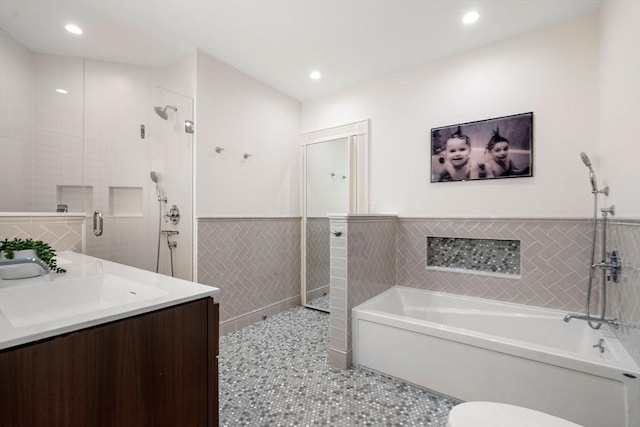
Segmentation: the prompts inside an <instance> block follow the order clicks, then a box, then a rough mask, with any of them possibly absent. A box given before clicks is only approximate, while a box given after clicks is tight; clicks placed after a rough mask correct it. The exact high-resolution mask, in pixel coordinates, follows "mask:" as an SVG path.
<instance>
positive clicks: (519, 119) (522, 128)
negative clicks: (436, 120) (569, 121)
mask: <svg viewBox="0 0 640 427" xmlns="http://www.w3.org/2000/svg"><path fill="white" fill-rule="evenodd" d="M465 147H466V149H465ZM532 176H533V112H529V113H522V114H514V115H510V116H503V117H496V118H492V119H486V120H478V121H475V122H467V123H460V124H455V125H448V126H441V127H437V128H432V129H431V182H432V183H438V182H451V181H474V180H484V179H502V178H528V177H532Z"/></svg>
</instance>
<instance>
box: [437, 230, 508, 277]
mask: <svg viewBox="0 0 640 427" xmlns="http://www.w3.org/2000/svg"><path fill="white" fill-rule="evenodd" d="M427 268H431V269H441V270H448V271H458V272H468V273H474V274H491V275H505V276H513V277H517V276H519V275H520V241H519V240H499V239H469V238H456V237H435V236H427Z"/></svg>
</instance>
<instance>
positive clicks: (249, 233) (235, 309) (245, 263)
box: [197, 217, 301, 334]
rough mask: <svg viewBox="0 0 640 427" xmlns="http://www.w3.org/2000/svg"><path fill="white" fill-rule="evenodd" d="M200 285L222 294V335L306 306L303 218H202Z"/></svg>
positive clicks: (220, 297)
mask: <svg viewBox="0 0 640 427" xmlns="http://www.w3.org/2000/svg"><path fill="white" fill-rule="evenodd" d="M197 221H198V282H199V283H203V284H206V285H211V286H216V287H218V288H220V294H219V297H218V298H217V300H218V302H220V332H221V334H227V333H229V332H233V331H235V330H237V329H241V328H243V327H245V326H248V325H250V324H251V323H254V322H256V321H258V320H260V319H262V317H263V316H265V315H268V316H271V315H274V314H277V313H279V312H280V311H283V310H286V309H289V308H291V307H295V306H298V305H300V239H301V218H299V217H298V218H292V217H287V218H198V220H197Z"/></svg>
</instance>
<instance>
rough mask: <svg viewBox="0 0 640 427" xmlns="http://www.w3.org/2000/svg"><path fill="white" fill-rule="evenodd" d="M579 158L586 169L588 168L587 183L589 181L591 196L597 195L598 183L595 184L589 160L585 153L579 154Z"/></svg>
mask: <svg viewBox="0 0 640 427" xmlns="http://www.w3.org/2000/svg"><path fill="white" fill-rule="evenodd" d="M580 158H581V159H582V163H584V165H585V166H586V167H588V168H589V181H591V192H592V193H593V194H597V193H598V183H597V182H596V173H595V172H594V171H593V168H592V167H591V160H589V156H587V154H586V153H585V152H582V153H580Z"/></svg>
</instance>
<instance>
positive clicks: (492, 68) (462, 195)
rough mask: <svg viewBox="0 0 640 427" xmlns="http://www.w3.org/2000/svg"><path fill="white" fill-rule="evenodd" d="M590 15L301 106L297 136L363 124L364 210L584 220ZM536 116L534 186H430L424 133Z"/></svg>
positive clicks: (592, 145) (590, 139)
mask: <svg viewBox="0 0 640 427" xmlns="http://www.w3.org/2000/svg"><path fill="white" fill-rule="evenodd" d="M597 101H598V15H597V14H589V15H587V16H583V17H580V18H578V19H575V20H573V21H570V22H568V23H566V24H563V25H560V26H555V27H550V28H547V29H543V30H539V31H536V32H532V33H528V34H526V35H523V36H520V37H517V38H513V39H510V40H506V41H503V42H500V43H496V44H493V45H490V46H486V47H483V48H479V49H474V50H472V51H469V52H466V53H463V54H460V55H456V56H452V57H449V58H445V59H443V60H440V61H437V62H434V63H429V64H425V65H422V66H418V67H415V68H412V69H409V70H406V71H403V72H400V73H397V74H393V75H390V76H387V77H384V78H380V79H377V80H373V81H370V82H368V83H365V84H362V85H359V86H357V87H354V88H351V89H349V90H346V91H343V92H339V93H337V94H334V95H332V96H328V97H326V98H324V99H320V100H316V101H310V102H305V103H303V111H302V131H303V132H311V131H315V130H319V129H323V128H328V127H332V126H338V125H341V124H344V123H350V122H354V121H357V120H362V119H365V118H370V119H371V141H372V145H371V199H370V200H371V207H372V210H373V211H374V212H395V213H399V214H401V215H405V216H410V215H419V216H448V217H462V216H483V217H484V216H490V217H509V216H515V217H527V216H549V217H560V216H577V217H582V216H585V217H587V216H589V215H590V213H591V194H590V185H589V180H588V175H587V170H586V169H585V167H584V166H583V165H582V163H581V161H580V156H579V153H580V152H581V151H585V152H587V153H589V154H590V155H591V156H592V157H596V158H595V159H594V167H596V170H598V169H599V168H600V167H601V164H600V162H599V161H598V159H597V156H596V153H597V146H598V130H599V129H598V113H599V111H598V104H597ZM529 111H533V113H534V142H533V152H534V165H533V173H534V176H533V178H515V179H506V180H485V181H474V182H449V183H434V184H431V183H429V168H430V162H429V158H430V146H429V145H430V129H431V128H433V127H440V126H445V125H450V124H455V123H464V122H468V121H475V120H482V119H488V118H493V117H499V116H504V115H511V114H517V113H524V112H529Z"/></svg>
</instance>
